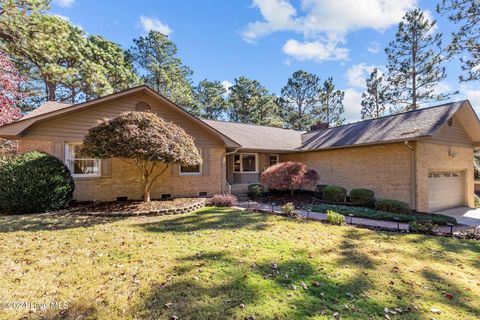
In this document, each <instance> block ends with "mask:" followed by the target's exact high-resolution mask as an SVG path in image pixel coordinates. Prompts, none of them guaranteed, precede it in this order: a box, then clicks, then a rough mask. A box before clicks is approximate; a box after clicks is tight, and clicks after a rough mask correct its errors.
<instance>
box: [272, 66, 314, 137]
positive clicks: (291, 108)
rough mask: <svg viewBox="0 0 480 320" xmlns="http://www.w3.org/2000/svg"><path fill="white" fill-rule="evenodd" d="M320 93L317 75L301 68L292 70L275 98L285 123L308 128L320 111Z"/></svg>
mask: <svg viewBox="0 0 480 320" xmlns="http://www.w3.org/2000/svg"><path fill="white" fill-rule="evenodd" d="M321 93H322V83H321V82H320V78H319V77H318V76H316V75H314V74H312V73H308V72H306V71H303V70H298V71H296V72H294V73H293V74H292V76H291V77H290V78H289V79H288V82H287V85H286V86H284V87H283V88H282V91H281V97H280V98H279V99H278V100H277V103H278V105H279V107H280V115H281V117H282V119H283V120H284V121H285V125H286V126H287V127H289V128H293V129H297V130H304V129H308V128H309V127H310V126H311V125H312V124H313V123H314V122H315V120H316V119H317V118H318V117H319V116H320V114H321V113H322V108H321V106H320V103H319V102H320V96H321Z"/></svg>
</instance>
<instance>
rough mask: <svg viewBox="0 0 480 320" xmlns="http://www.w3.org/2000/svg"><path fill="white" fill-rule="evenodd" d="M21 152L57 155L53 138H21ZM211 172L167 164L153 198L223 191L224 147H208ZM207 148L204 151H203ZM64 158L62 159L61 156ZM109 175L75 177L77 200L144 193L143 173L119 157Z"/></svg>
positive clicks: (105, 198)
mask: <svg viewBox="0 0 480 320" xmlns="http://www.w3.org/2000/svg"><path fill="white" fill-rule="evenodd" d="M19 150H20V152H21V153H23V152H27V151H31V150H39V151H45V152H47V153H49V154H52V155H54V142H53V141H42V140H20V141H19ZM204 150H208V156H206V157H205V158H207V159H208V162H209V163H208V175H207V173H206V174H205V175H202V176H179V175H178V174H174V173H176V172H178V171H177V170H178V167H174V168H173V169H172V168H168V169H167V171H166V172H165V173H164V174H163V175H162V176H161V178H160V179H159V180H158V182H157V183H156V184H155V185H154V186H153V188H152V191H151V197H152V198H159V197H160V196H161V195H162V194H165V193H169V194H171V195H172V196H173V197H180V196H194V197H196V196H198V193H199V192H208V195H209V196H211V195H212V194H215V193H220V192H221V187H222V164H221V162H222V155H223V153H224V152H225V148H221V147H209V148H208V149H204ZM204 152H205V151H204ZM61 160H62V161H63V159H61ZM110 169H111V171H110V176H109V177H98V178H75V179H74V180H75V193H74V199H77V200H93V199H96V200H100V201H108V200H114V199H116V197H119V196H127V197H129V198H131V199H140V198H141V197H142V195H143V193H142V187H141V175H140V173H139V171H138V169H137V168H136V167H135V166H133V165H131V164H127V163H126V162H124V161H122V160H120V159H112V160H111V168H110Z"/></svg>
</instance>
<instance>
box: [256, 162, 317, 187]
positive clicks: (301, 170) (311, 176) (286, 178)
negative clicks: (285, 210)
mask: <svg viewBox="0 0 480 320" xmlns="http://www.w3.org/2000/svg"><path fill="white" fill-rule="evenodd" d="M318 179H319V177H318V173H317V172H316V171H315V170H308V169H307V166H306V165H305V164H303V163H301V162H293V161H287V162H281V163H277V164H275V165H273V166H270V167H268V168H267V169H266V170H265V171H264V172H263V173H262V175H261V176H260V182H261V183H262V184H264V185H266V186H268V188H270V189H273V190H280V191H290V192H291V194H292V195H293V193H294V192H295V190H296V189H300V187H302V186H307V185H313V184H315V183H316V182H317V180H318Z"/></svg>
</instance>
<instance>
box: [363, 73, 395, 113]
mask: <svg viewBox="0 0 480 320" xmlns="http://www.w3.org/2000/svg"><path fill="white" fill-rule="evenodd" d="M366 85H367V90H366V91H365V92H363V93H362V110H361V114H362V119H372V118H378V117H381V116H384V115H385V113H386V112H387V103H388V86H387V85H386V83H385V80H384V79H383V76H382V75H380V74H379V71H378V69H377V68H375V69H374V70H373V71H372V73H371V74H370V77H369V78H368V79H367V80H366Z"/></svg>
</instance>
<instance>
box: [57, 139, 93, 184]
mask: <svg viewBox="0 0 480 320" xmlns="http://www.w3.org/2000/svg"><path fill="white" fill-rule="evenodd" d="M81 147H82V145H81V144H79V143H69V144H66V145H65V163H66V165H67V167H68V169H69V170H70V172H71V173H72V176H74V177H98V176H100V160H99V159H94V158H90V157H84V156H81V155H80V154H79V151H80V149H81Z"/></svg>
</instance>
